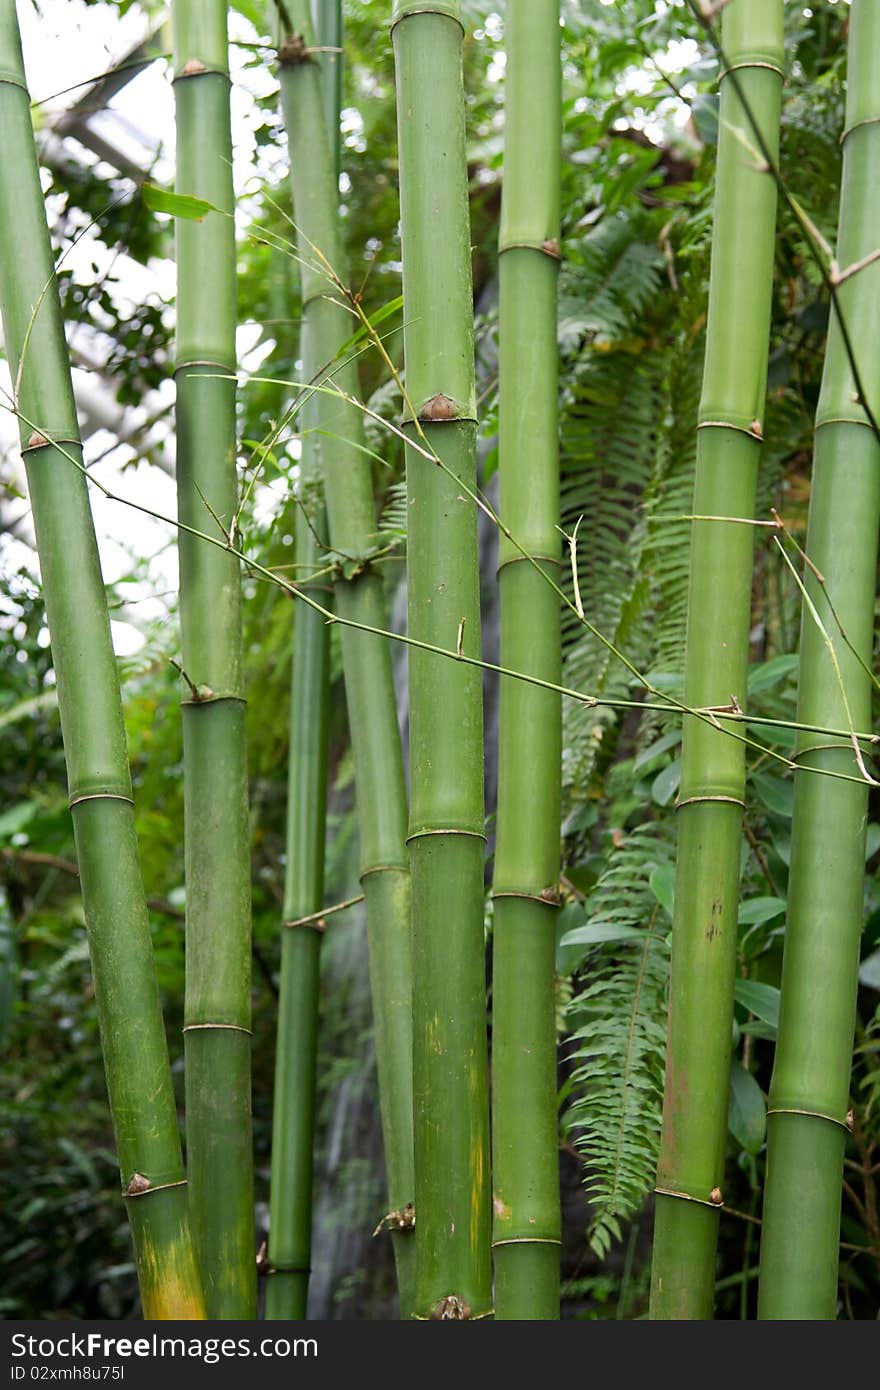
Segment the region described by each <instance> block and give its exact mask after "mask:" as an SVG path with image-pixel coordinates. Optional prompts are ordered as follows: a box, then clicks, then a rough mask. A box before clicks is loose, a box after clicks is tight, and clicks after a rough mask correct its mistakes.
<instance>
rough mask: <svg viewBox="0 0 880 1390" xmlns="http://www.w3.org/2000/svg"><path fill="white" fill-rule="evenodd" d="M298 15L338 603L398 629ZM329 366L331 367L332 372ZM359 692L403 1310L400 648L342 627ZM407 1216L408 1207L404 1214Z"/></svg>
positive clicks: (291, 124) (355, 716)
mask: <svg viewBox="0 0 880 1390" xmlns="http://www.w3.org/2000/svg"><path fill="white" fill-rule="evenodd" d="M283 18H284V19H285V21H286V22H289V24H290V25H291V26H292V33H289V34H286V35H285V36H284V40H283V42H282V44H281V46H280V49H279V61H280V64H281V95H282V103H283V108H284V117H285V124H286V126H287V131H288V139H289V142H290V151H291V178H292V185H293V201H294V214H295V218H296V223H297V230H298V244H299V255H300V260H301V265H302V298H303V319H304V322H305V325H306V329H307V338H306V341H307V347H308V355H307V357H306V358H305V359H304V373H305V379H306V380H313V379H314V380H316V382H317V384H318V385H319V386H321V385H322V384H326V383H327V382H330V383H332V384H333V385H334V386H335V387H338V388H341V390H342V391H344V392H345V394H346V396H347V397H348V399H347V400H346V399H342V397H341V396H336V395H335V394H334V392H333V391H331V390H318V391H316V392H315V393H314V395H313V397H312V401H311V410H312V411H313V418H314V421H315V424H316V426H317V427H318V428H319V429H320V431H321V440H320V457H321V469H322V475H323V480H324V495H325V502H326V506H327V517H328V522H329V529H330V545H331V548H332V552H333V554H334V556H335V559H336V579H335V584H334V593H335V605H336V611H337V612H338V614H339V616H340V618H341V619H342V620H343V621H345V622H348V621H352V622H355V623H361V624H364V625H366V626H368V627H372V628H374V629H378V630H382V629H384V628H386V627H387V614H386V604H385V594H384V584H383V581H382V577H381V575H380V574H379V572H378V570H377V569H376V567H375V564H374V557H375V552H376V529H377V528H376V516H375V500H374V497H373V484H372V475H371V469H370V464H369V460H368V458H367V456H366V454H365V453H364V452H363V449H362V445H363V416H362V413H361V411H360V409H359V407H358V405H357V404H356V402H357V399H358V396H359V391H358V378H357V370H356V366H355V363H354V362H353V361H350V362H347V363H344V364H342V365H340V364H339V363H336V362H335V358H336V356H337V353H338V352H339V349H340V348H341V346H342V345H343V344H344V343H345V342H347V341H348V339H349V338H350V337H351V336H352V333H353V331H354V329H355V327H356V323H355V320H354V318H353V317H352V315H351V313H350V312H349V310H348V309H347V308H346V306H345V303H344V302H343V299H342V295H343V290H342V288H341V286H342V285H344V270H343V267H344V251H343V245H342V237H341V232H340V223H339V191H338V179H337V173H336V156H335V154H333V152H332V151H331V147H330V142H329V140H328V135H327V127H326V120H325V116H324V107H323V97H322V81H321V68H320V64H319V62H318V61H316V57H317V55H315V54H314V52H313V50H314V47H315V44H314V38H313V28H312V20H311V14H310V9H309V5H308V2H307V0H288V2H287V4H286V5H285V8H284V12H283ZM325 374H326V375H325ZM341 641H342V660H343V672H344V676H345V691H346V702H347V705H348V715H349V727H350V730H351V740H352V754H353V759H354V770H355V787H356V794H357V807H358V825H359V833H360V848H361V881H362V884H363V890H364V895H365V897H366V908H367V936H368V943H369V955H370V980H371V990H372V998H373V1015H374V1024H375V1033H376V1060H377V1066H378V1071H379V1093H380V1106H381V1111H382V1132H383V1136H384V1143H385V1166H386V1170H387V1177H388V1200H389V1204H390V1207H391V1214H392V1220H391V1221H390V1222H389V1223H388V1225H389V1228H390V1230H391V1233H392V1239H393V1241H394V1254H395V1261H396V1264H397V1278H398V1288H399V1291H400V1304H401V1311H402V1313H403V1315H404V1316H408V1315H409V1312H410V1310H411V1307H412V1299H413V1264H414V1248H413V1240H412V1225H411V1221H410V1220H409V1219H408V1217H407V1216H406V1215H405V1213H407V1212H408V1211H409V1210H410V1209H411V1206H412V1202H413V1153H412V1142H413V1141H412V1014H411V1008H412V1002H411V950H410V929H409V895H410V889H409V866H408V864H407V856H406V843H405V842H406V789H405V783H404V775H403V757H402V751H401V745H400V730H399V728H398V723H397V704H396V700H395V695H394V684H393V680H392V671H391V650H390V646H389V643H388V641H387V639H386V638H385V637H384V636H374V635H372V634H370V633H367V632H364V631H357V630H355V629H354V628H352V627H343V628H342V630H341ZM398 1214H399V1219H394V1218H395V1216H396V1215H398Z"/></svg>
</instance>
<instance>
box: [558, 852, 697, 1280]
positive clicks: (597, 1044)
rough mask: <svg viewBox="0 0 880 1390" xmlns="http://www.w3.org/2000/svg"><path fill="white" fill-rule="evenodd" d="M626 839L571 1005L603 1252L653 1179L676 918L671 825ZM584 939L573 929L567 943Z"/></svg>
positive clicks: (591, 1192)
mask: <svg viewBox="0 0 880 1390" xmlns="http://www.w3.org/2000/svg"><path fill="white" fill-rule="evenodd" d="M620 841H621V842H620V844H619V846H618V847H616V848H615V849H614V850H613V851H612V853H611V855H610V857H609V862H608V868H607V869H606V870H605V872H604V873H603V874H602V876H601V878H600V879H599V881H598V883H597V885H596V887H595V889H594V890H593V892H592V893H591V894H590V895H589V896H588V898H587V901H586V905H585V911H586V932H587V933H589V934H592V937H593V939H594V940H596V941H597V942H599V943H600V944H597V945H596V946H594V947H591V948H590V949H589V950H588V952H587V954H586V958H585V959H584V961H583V963H582V964H581V965H580V967H579V969H578V976H579V978H580V979H581V980H583V981H584V983H583V984H582V986H581V988H580V991H579V993H578V994H577V995H576V996H575V998H574V999H573V1001H572V1003H571V1005H570V1006H569V1021H570V1027H571V1032H572V1040H573V1042H574V1045H575V1046H574V1056H573V1061H574V1070H573V1071H572V1074H571V1077H570V1081H569V1088H570V1091H571V1094H572V1096H573V1099H572V1100H571V1104H570V1105H569V1107H568V1110H567V1112H566V1117H565V1124H566V1128H567V1130H568V1131H569V1132H570V1133H571V1134H572V1136H573V1139H574V1143H575V1145H576V1147H577V1148H578V1149H579V1151H580V1152H581V1153H582V1154H583V1156H584V1165H585V1178H584V1181H585V1185H586V1191H587V1197H588V1199H589V1202H590V1206H591V1217H590V1227H589V1233H588V1234H589V1240H590V1244H591V1245H592V1247H593V1249H594V1250H595V1251H596V1253H597V1254H598V1255H600V1256H604V1255H605V1254H606V1253H607V1251H608V1249H609V1247H610V1246H611V1244H612V1242H613V1241H615V1240H619V1239H620V1237H621V1234H622V1228H623V1224H624V1222H625V1221H627V1220H629V1219H631V1218H632V1217H633V1216H634V1215H635V1214H636V1213H637V1212H638V1211H639V1210H640V1208H641V1206H642V1204H643V1202H644V1200H645V1198H646V1196H647V1194H648V1193H649V1192H650V1191H651V1189H652V1188H653V1186H654V1174H655V1171H656V1167H657V1143H658V1133H659V1124H660V1112H661V1109H662V1104H663V1074H664V1060H665V1050H666V1029H665V1027H664V1021H663V1020H664V1014H665V998H666V983H667V974H668V969H669V944H668V937H669V930H670V916H669V912H668V909H667V908H666V907H664V906H663V905H662V903H661V900H660V898H661V895H663V891H664V890H663V878H664V876H665V874H667V873H668V871H669V870H670V868H671V866H672V864H673V858H674V848H673V842H672V836H671V834H670V831H669V828H668V827H667V826H664V825H646V826H641V827H640V828H639V829H636V830H634V831H633V832H632V833H631V834H628V835H621V837H620ZM579 931H580V932H581V934H580V935H579ZM583 940H584V933H583V929H579V928H574V929H572V930H569V931H568V932H567V933H566V935H564V936H563V937H562V941H561V943H560V945H561V946H563V947H564V946H566V945H576V944H578V942H580V941H583Z"/></svg>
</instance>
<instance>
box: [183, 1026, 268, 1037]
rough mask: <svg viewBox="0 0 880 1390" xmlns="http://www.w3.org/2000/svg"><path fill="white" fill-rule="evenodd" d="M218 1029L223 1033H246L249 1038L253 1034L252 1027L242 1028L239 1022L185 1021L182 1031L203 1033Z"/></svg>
mask: <svg viewBox="0 0 880 1390" xmlns="http://www.w3.org/2000/svg"><path fill="white" fill-rule="evenodd" d="M214 1030H218V1031H220V1032H223V1033H246V1034H247V1036H248V1037H249V1038H252V1037H253V1036H254V1030H253V1029H252V1028H243V1027H242V1025H241V1024H240V1023H185V1024H184V1026H183V1029H182V1030H181V1031H182V1032H184V1033H204V1032H213V1031H214Z"/></svg>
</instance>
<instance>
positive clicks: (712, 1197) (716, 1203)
mask: <svg viewBox="0 0 880 1390" xmlns="http://www.w3.org/2000/svg"><path fill="white" fill-rule="evenodd" d="M709 1201H710V1202H711V1203H712V1205H713V1207H720V1206H723V1204H724V1198H723V1197H722V1195H721V1188H720V1187H713V1188H712V1191H711V1192H710V1193H709Z"/></svg>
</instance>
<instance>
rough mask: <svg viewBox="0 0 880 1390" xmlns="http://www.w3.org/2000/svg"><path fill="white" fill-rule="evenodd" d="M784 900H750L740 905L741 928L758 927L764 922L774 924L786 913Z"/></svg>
mask: <svg viewBox="0 0 880 1390" xmlns="http://www.w3.org/2000/svg"><path fill="white" fill-rule="evenodd" d="M785 908H786V903H785V899H784V898H749V899H748V900H747V901H746V902H744V903H741V904H740V909H739V923H740V926H749V927H752V926H757V925H759V924H760V923H762V922H772V921H773V918H774V917H779V916H780V914H781V913H783V912H784V911H785Z"/></svg>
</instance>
